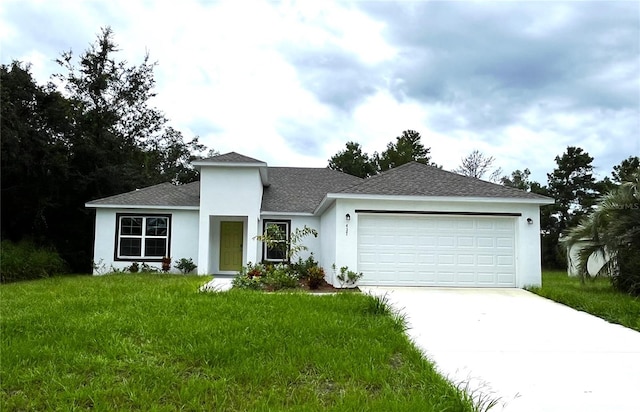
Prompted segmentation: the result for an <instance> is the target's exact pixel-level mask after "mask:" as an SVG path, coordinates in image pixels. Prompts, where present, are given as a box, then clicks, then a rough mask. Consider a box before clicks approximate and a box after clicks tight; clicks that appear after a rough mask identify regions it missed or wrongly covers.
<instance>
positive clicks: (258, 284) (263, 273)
mask: <svg viewBox="0 0 640 412" xmlns="http://www.w3.org/2000/svg"><path fill="white" fill-rule="evenodd" d="M231 284H232V285H233V287H235V288H239V289H251V290H269V291H274V290H281V289H293V288H296V287H298V276H297V274H296V272H295V271H294V270H293V269H291V268H289V267H288V266H286V265H283V264H278V265H275V266H271V265H263V264H261V263H257V264H255V265H253V264H251V263H249V264H248V265H247V266H244V267H243V268H242V269H241V270H240V272H239V273H238V276H236V277H235V278H234V279H233V281H232V282H231Z"/></svg>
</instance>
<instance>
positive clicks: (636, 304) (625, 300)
mask: <svg viewBox="0 0 640 412" xmlns="http://www.w3.org/2000/svg"><path fill="white" fill-rule="evenodd" d="M529 290H530V291H531V292H534V293H536V294H538V295H540V296H543V297H545V298H548V299H551V300H554V301H556V302H559V303H562V304H564V305H567V306H570V307H572V308H574V309H577V310H581V311H583V312H587V313H590V314H592V315H595V316H598V317H600V318H602V319H605V320H607V321H609V322H611V323H617V324H620V325H623V326H626V327H628V328H631V329H635V330H637V331H639V332H640V299H639V298H637V297H633V296H630V295H627V294H624V293H621V292H618V291H616V290H615V289H613V288H612V287H611V284H610V283H609V280H608V279H606V278H597V279H594V280H587V281H586V282H585V283H584V284H583V283H581V282H580V279H578V278H576V277H569V276H567V272H565V271H555V272H552V271H545V272H543V274H542V288H529Z"/></svg>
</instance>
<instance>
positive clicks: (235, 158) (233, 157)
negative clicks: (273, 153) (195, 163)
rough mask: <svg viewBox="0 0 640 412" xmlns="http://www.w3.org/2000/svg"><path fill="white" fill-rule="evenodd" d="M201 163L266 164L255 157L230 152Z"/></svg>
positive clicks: (203, 160)
mask: <svg viewBox="0 0 640 412" xmlns="http://www.w3.org/2000/svg"><path fill="white" fill-rule="evenodd" d="M199 161H200V162H207V163H264V162H263V161H262V160H257V159H254V158H253V157H249V156H245V155H241V154H240V153H236V152H229V153H225V154H221V155H218V156H213V157H208V158H206V159H200V160H199Z"/></svg>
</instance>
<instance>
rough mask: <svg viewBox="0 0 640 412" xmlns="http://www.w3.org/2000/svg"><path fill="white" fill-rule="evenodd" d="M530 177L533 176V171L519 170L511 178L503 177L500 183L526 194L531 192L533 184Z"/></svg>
mask: <svg viewBox="0 0 640 412" xmlns="http://www.w3.org/2000/svg"><path fill="white" fill-rule="evenodd" d="M529 176H531V171H530V170H529V169H524V170H520V169H518V170H514V171H513V172H511V177H507V176H503V177H502V178H501V179H500V182H501V183H502V184H503V185H504V186H508V187H513V188H515V189H520V190H524V191H525V192H530V191H531V183H532V182H531V181H529ZM534 183H535V182H534ZM538 186H539V185H538Z"/></svg>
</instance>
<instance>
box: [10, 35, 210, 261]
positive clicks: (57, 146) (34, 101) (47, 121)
mask: <svg viewBox="0 0 640 412" xmlns="http://www.w3.org/2000/svg"><path fill="white" fill-rule="evenodd" d="M117 51H118V49H117V46H116V45H115V43H114V41H113V32H112V31H111V29H109V28H105V29H103V30H102V31H101V33H100V34H99V35H98V37H97V40H96V42H95V43H93V44H92V45H91V46H90V47H89V49H88V50H87V51H85V52H84V53H83V54H82V55H80V58H79V59H78V62H77V63H76V62H75V60H74V58H73V54H72V52H71V51H69V52H66V53H63V54H62V56H61V58H60V59H58V63H59V64H60V66H61V67H62V68H63V71H64V74H57V75H54V77H53V79H54V80H55V82H56V83H53V82H52V83H49V84H48V85H47V86H45V87H42V86H38V85H37V84H36V83H35V82H34V81H33V79H32V78H31V75H30V73H29V70H28V66H27V67H22V66H21V65H20V64H18V63H14V64H13V65H12V66H11V67H7V66H2V70H1V72H0V75H1V76H2V78H1V79H0V88H1V93H2V95H1V96H0V98H1V101H2V124H1V126H2V130H1V133H2V195H3V204H2V207H3V213H2V234H3V237H5V236H7V237H10V238H11V239H12V240H20V239H21V238H24V237H35V238H37V239H43V240H44V239H46V240H47V241H48V243H53V244H54V245H55V247H56V248H57V250H58V251H59V252H60V254H61V255H62V256H63V258H65V260H66V261H67V262H68V263H69V264H70V267H71V269H72V270H74V271H77V272H89V271H90V269H91V249H92V248H91V245H92V243H93V239H92V233H93V221H94V219H93V216H92V214H91V213H90V212H89V211H87V210H86V209H85V208H84V204H85V203H86V202H87V201H89V200H92V199H97V198H101V197H105V196H110V195H114V194H118V193H122V192H126V191H130V190H133V189H136V188H139V187H144V186H149V185H152V184H155V183H159V182H166V181H170V182H174V183H187V182H190V181H193V180H195V179H197V172H196V171H195V170H194V169H193V168H192V166H191V165H190V160H191V159H193V158H194V156H195V155H196V154H198V153H199V152H202V151H203V150H205V148H204V146H202V145H201V144H200V143H199V142H198V139H197V138H194V139H192V140H191V141H189V142H185V141H184V139H183V138H182V135H181V133H180V132H179V131H177V130H175V129H173V128H171V127H168V126H167V125H166V123H167V119H166V118H165V117H164V115H163V114H162V113H161V112H160V111H159V110H158V109H156V108H154V107H151V106H150V104H149V102H150V99H151V98H152V97H153V96H155V93H154V91H153V87H154V84H155V83H154V78H153V68H154V67H155V64H152V63H149V57H148V56H146V57H145V58H144V60H143V62H142V63H141V64H140V65H138V66H128V65H127V63H126V62H123V61H121V62H118V61H117V60H116V59H115V57H114V55H115V53H117ZM56 87H57V88H56Z"/></svg>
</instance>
